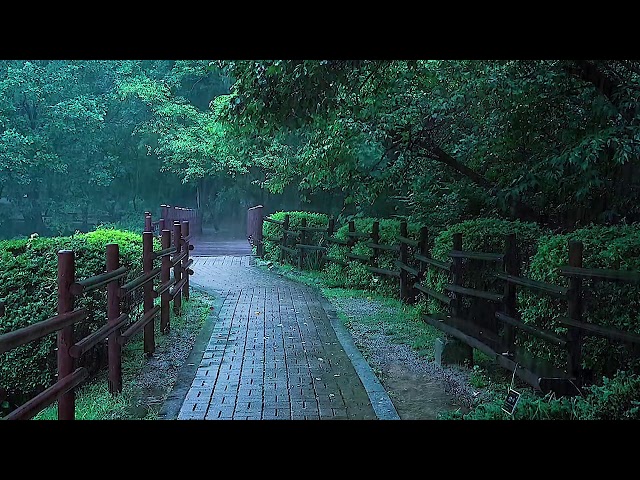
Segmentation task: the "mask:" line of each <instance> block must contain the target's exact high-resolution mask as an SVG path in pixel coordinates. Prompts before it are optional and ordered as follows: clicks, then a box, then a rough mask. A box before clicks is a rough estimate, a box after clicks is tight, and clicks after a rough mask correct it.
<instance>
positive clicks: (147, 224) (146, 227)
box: [144, 212, 153, 232]
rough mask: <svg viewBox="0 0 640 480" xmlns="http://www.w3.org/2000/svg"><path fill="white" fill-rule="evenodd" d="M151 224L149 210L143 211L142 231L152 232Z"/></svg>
mask: <svg viewBox="0 0 640 480" xmlns="http://www.w3.org/2000/svg"><path fill="white" fill-rule="evenodd" d="M152 228H153V227H152V225H151V212H144V231H145V232H152V231H153V230H152Z"/></svg>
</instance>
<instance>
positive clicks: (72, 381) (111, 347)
mask: <svg viewBox="0 0 640 480" xmlns="http://www.w3.org/2000/svg"><path fill="white" fill-rule="evenodd" d="M160 222H162V223H161V224H162V225H163V226H164V225H165V224H166V223H167V222H166V220H164V219H161V220H160ZM189 227H190V225H189V221H183V222H179V221H175V222H174V223H173V229H172V230H168V229H165V228H163V229H161V231H160V239H161V249H160V250H156V251H154V249H153V238H154V234H153V232H152V231H151V215H150V214H148V213H147V214H146V215H145V231H144V232H143V234H142V248H143V253H142V263H143V272H142V274H141V275H139V276H138V277H136V278H135V279H133V280H131V281H129V282H127V283H125V284H123V285H122V284H121V283H122V279H123V278H124V277H125V276H126V275H127V273H128V270H127V268H126V267H124V266H120V254H119V247H118V245H117V244H115V243H114V244H108V245H107V246H106V271H105V273H102V274H100V275H96V276H93V277H89V278H84V279H81V280H77V279H76V268H75V258H76V256H75V252H73V251H72V250H61V251H59V252H58V294H57V295H58V314H57V315H56V316H54V317H51V318H49V319H47V320H44V321H42V322H38V323H36V324H33V325H29V326H28V327H24V328H21V329H18V330H14V331H12V332H9V333H6V334H3V335H0V353H4V352H7V351H9V350H12V349H14V348H16V347H18V346H20V345H24V344H26V343H28V342H31V341H34V340H37V339H40V338H42V337H44V336H46V335H48V334H51V333H54V332H57V368H58V374H57V381H56V383H54V384H53V385H51V386H50V387H49V388H47V389H46V390H44V391H43V392H41V393H40V394H38V395H37V396H36V397H34V398H32V399H31V400H29V401H27V402H26V403H25V404H23V405H21V406H19V407H18V408H16V409H15V410H13V411H12V412H11V413H9V414H8V415H7V416H5V417H4V419H6V420H19V419H23V420H24V419H30V418H33V416H35V415H36V414H37V413H38V412H40V411H42V410H43V409H44V408H46V407H47V406H48V405H50V404H52V403H53V402H55V401H56V400H57V401H58V419H59V420H73V419H74V418H75V389H76V388H77V387H78V386H79V385H81V384H82V383H84V382H85V381H86V380H87V378H88V376H89V373H88V371H87V369H86V368H84V367H77V366H76V364H77V362H78V359H80V358H81V357H82V356H83V355H84V354H85V353H86V352H88V351H89V350H90V349H92V348H93V347H95V346H96V345H98V344H99V343H101V342H104V341H105V340H107V351H108V378H109V391H110V392H111V393H112V394H116V393H119V392H121V391H122V367H121V365H122V347H123V346H124V345H125V344H126V343H127V342H128V341H129V340H131V339H132V338H133V337H134V336H135V335H136V334H137V333H139V332H140V331H142V332H143V342H144V352H145V353H147V354H152V353H153V352H154V351H155V339H154V330H155V319H156V317H158V316H160V332H161V333H163V334H166V333H168V332H169V329H170V304H171V302H173V311H174V313H175V314H177V315H180V314H181V313H182V310H181V309H182V296H184V297H185V299H187V300H188V298H189V275H191V274H193V271H192V270H191V269H190V268H189V267H190V265H191V264H192V263H193V259H192V258H189V251H190V250H192V249H193V245H191V244H190V240H191V235H190V233H189ZM155 262H160V266H156V265H155ZM171 270H173V278H171ZM156 280H158V281H159V283H157V282H156ZM103 287H106V292H107V312H106V323H105V325H104V326H102V327H101V328H99V329H98V330H96V331H95V332H93V333H91V334H90V335H88V336H87V337H85V338H82V339H79V340H78V339H75V338H74V325H75V324H76V323H78V322H81V321H83V320H85V319H86V318H87V317H88V316H89V312H88V311H87V310H86V309H74V299H75V298H76V297H80V296H82V295H84V294H86V293H87V292H90V291H92V290H95V289H98V288H103ZM154 287H155V288H154ZM140 291H141V292H142V295H141V297H142V302H141V303H142V312H141V315H139V318H136V316H135V315H132V312H131V311H130V310H131V308H132V307H133V306H134V305H135V304H136V303H137V300H136V299H135V293H136V292H140ZM158 297H160V302H159V304H158V305H154V303H155V300H154V299H156V298H158ZM125 304H126V305H127V306H128V308H127V310H129V311H128V312H125V311H123V305H125ZM5 308H10V305H9V306H5V305H4V302H3V303H2V307H0V316H2V315H4V313H5Z"/></svg>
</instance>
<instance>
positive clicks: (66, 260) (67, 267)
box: [57, 250, 76, 420]
mask: <svg viewBox="0 0 640 480" xmlns="http://www.w3.org/2000/svg"><path fill="white" fill-rule="evenodd" d="M75 276H76V266H75V255H74V253H73V250H60V251H59V252H58V315H62V314H64V313H67V312H71V311H72V310H73V295H72V294H71V291H70V287H71V284H72V283H73V282H75ZM57 335H58V345H57V347H58V379H57V381H58V382H59V381H61V380H62V379H63V378H65V377H66V376H67V375H71V374H72V373H73V366H74V365H73V364H74V361H73V357H71V355H69V349H70V348H71V347H72V346H73V343H74V342H73V325H69V326H68V327H64V328H63V329H61V330H59V331H58V334H57ZM75 399H76V394H75V391H74V390H70V391H69V392H67V393H65V394H64V395H62V396H61V397H60V398H59V399H58V420H73V419H75V410H76V405H75V403H76V401H75Z"/></svg>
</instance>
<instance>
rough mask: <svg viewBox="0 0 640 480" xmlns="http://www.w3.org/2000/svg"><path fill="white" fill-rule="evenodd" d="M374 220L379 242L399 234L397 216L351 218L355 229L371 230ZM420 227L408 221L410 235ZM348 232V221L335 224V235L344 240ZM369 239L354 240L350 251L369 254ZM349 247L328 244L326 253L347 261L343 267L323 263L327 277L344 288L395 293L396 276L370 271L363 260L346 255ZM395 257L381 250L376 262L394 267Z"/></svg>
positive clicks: (389, 242)
mask: <svg viewBox="0 0 640 480" xmlns="http://www.w3.org/2000/svg"><path fill="white" fill-rule="evenodd" d="M376 221H377V222H379V223H380V229H379V232H380V244H383V245H392V244H396V243H397V241H396V237H397V236H398V235H400V220H396V219H379V218H371V217H365V218H356V219H354V226H355V229H356V231H357V232H367V233H370V232H371V231H372V230H373V224H374V222H376ZM420 227H421V225H420V224H418V223H407V231H408V234H409V236H410V237H411V238H415V239H417V238H418V235H419V232H420ZM348 232H349V224H348V223H347V224H345V225H342V226H340V228H338V230H337V231H336V233H335V237H336V238H339V239H341V240H347V239H348V238H349V237H348V235H347V233H348ZM368 242H370V240H369V239H366V240H364V241H363V240H360V241H357V242H356V243H355V245H354V246H353V248H352V249H351V253H353V254H356V255H366V256H370V255H371V254H372V253H373V251H372V249H371V248H370V247H367V246H366V244H367V243H368ZM348 251H349V248H348V247H346V246H343V245H336V244H332V245H331V246H330V247H329V250H328V252H327V255H329V256H331V257H334V258H339V259H340V260H343V261H346V262H347V263H348V264H347V266H345V267H343V266H341V265H338V264H335V263H329V262H328V263H327V264H326V265H325V267H324V272H325V273H326V275H327V277H329V278H330V282H331V283H332V284H335V285H336V286H340V287H346V288H355V289H368V290H375V291H376V292H378V293H380V294H383V295H389V296H394V297H397V295H398V280H397V279H396V278H393V277H387V276H381V275H376V274H373V273H371V272H369V271H368V270H367V268H366V265H365V264H364V263H363V262H361V261H359V260H353V259H350V258H348V257H347V256H346V254H347V252H348ZM397 259H398V253H397V252H391V251H385V250H381V251H379V254H378V266H379V267H380V268H385V269H387V270H397V267H396V266H395V263H394V262H395V261H396V260H397Z"/></svg>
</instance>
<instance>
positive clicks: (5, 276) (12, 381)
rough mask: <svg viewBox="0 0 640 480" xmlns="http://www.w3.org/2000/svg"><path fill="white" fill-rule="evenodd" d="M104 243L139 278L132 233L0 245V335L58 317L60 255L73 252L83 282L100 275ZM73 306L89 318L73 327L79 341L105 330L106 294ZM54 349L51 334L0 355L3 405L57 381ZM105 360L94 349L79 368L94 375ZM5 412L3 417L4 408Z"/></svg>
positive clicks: (138, 250) (137, 239) (138, 242)
mask: <svg viewBox="0 0 640 480" xmlns="http://www.w3.org/2000/svg"><path fill="white" fill-rule="evenodd" d="M108 243H117V244H118V245H119V246H120V264H121V265H124V266H126V267H128V268H129V269H130V272H129V274H128V277H127V278H128V279H132V278H135V277H136V276H138V275H139V274H140V273H141V272H142V238H141V235H136V234H133V233H130V232H121V231H118V230H113V229H98V230H96V231H94V232H89V233H85V234H77V235H74V236H71V237H53V238H44V237H36V238H32V239H28V240H6V241H0V298H5V300H6V305H7V306H6V316H5V317H3V318H0V334H2V333H7V332H10V331H13V330H16V329H18V328H22V327H26V326H28V325H31V324H34V323H37V322H40V321H42V320H45V319H47V318H50V317H52V316H55V315H56V313H57V312H56V308H57V307H56V305H57V261H58V260H57V252H58V251H59V250H63V249H69V250H73V251H74V252H76V255H75V264H76V279H82V278H86V277H89V276H93V275H97V274H100V273H104V271H105V246H106V244H108ZM156 248H158V246H157V245H156ZM75 306H76V307H84V308H87V309H88V311H89V312H91V314H90V316H89V318H88V319H86V320H85V321H83V322H81V323H78V324H76V326H75V332H76V338H78V339H79V338H82V337H84V336H86V335H87V334H88V333H90V332H92V331H94V330H96V329H97V328H99V327H100V326H102V325H104V323H105V318H106V289H105V288H100V289H97V290H95V291H93V292H90V293H88V294H87V295H84V296H82V297H77V298H76V301H75ZM55 346H56V334H51V335H48V336H47V337H45V338H44V339H41V340H36V341H33V342H30V343H28V344H26V345H23V346H21V347H18V348H16V349H14V350H11V351H9V352H5V353H4V354H1V355H0V388H2V389H3V390H4V392H5V395H6V399H5V400H4V402H8V403H9V405H13V406H15V405H20V404H22V403H24V402H25V401H26V400H28V399H30V398H32V397H33V396H34V395H36V394H37V393H39V392H40V391H42V390H44V389H45V388H46V387H48V386H50V385H51V384H52V383H53V382H54V381H55V373H56V353H55V350H54V349H55ZM105 360H106V350H105V349H104V348H103V347H98V346H97V347H96V348H95V349H94V350H92V351H91V352H87V354H85V356H83V357H82V358H81V359H80V362H79V363H80V365H83V366H85V367H87V368H88V369H89V370H90V372H92V373H93V372H95V371H96V370H97V369H98V368H101V367H102V366H103V365H104V364H105ZM0 402H2V400H0ZM4 407H5V408H4V410H5V411H6V409H7V404H6V403H5V405H4Z"/></svg>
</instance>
